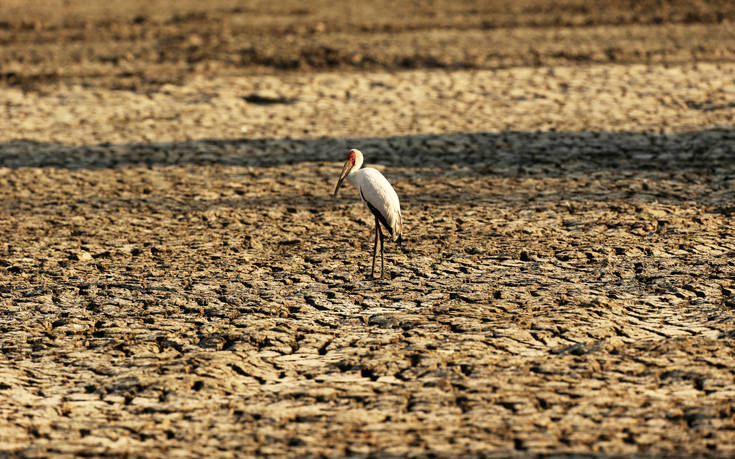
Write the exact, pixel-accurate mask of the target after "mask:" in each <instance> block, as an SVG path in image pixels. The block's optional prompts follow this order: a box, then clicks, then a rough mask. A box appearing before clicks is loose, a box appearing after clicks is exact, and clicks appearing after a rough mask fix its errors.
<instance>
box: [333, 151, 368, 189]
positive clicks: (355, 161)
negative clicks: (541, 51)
mask: <svg viewBox="0 0 735 459" xmlns="http://www.w3.org/2000/svg"><path fill="white" fill-rule="evenodd" d="M361 167H362V153H360V150H357V149H354V148H353V149H352V150H350V151H349V152H348V153H347V161H345V166H344V167H343V168H342V173H341V174H339V180H338V181H337V186H336V187H334V196H337V191H339V187H340V185H342V182H343V181H344V179H345V177H347V176H348V175H350V174H353V173H355V172H357V171H358V170H360V168H361Z"/></svg>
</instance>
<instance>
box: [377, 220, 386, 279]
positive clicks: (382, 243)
mask: <svg viewBox="0 0 735 459" xmlns="http://www.w3.org/2000/svg"><path fill="white" fill-rule="evenodd" d="M378 234H379V235H380V278H381V279H382V278H383V246H384V245H385V244H384V242H383V231H382V230H381V229H380V227H378Z"/></svg>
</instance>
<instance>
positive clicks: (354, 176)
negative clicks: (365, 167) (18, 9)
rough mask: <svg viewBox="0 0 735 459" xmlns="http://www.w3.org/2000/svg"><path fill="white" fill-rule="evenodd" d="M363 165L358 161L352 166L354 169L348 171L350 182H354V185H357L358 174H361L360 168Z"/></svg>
mask: <svg viewBox="0 0 735 459" xmlns="http://www.w3.org/2000/svg"><path fill="white" fill-rule="evenodd" d="M361 167H362V162H356V163H355V165H354V166H352V169H350V171H349V172H348V173H347V177H345V178H346V179H347V181H348V182H350V183H352V184H353V185H357V182H355V180H357V176H358V175H359V172H360V168H361Z"/></svg>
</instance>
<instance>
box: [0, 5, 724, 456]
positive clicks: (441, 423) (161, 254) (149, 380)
mask: <svg viewBox="0 0 735 459" xmlns="http://www.w3.org/2000/svg"><path fill="white" fill-rule="evenodd" d="M284 3H285V2H284ZM730 24H731V23H730ZM724 26H725V27H727V26H728V23H725V24H724ZM562 29H564V27H561V29H560V30H562ZM376 52H377V51H376ZM509 52H510V51H509ZM729 52H730V53H731V54H729V55H728V56H729V57H728V58H727V59H724V60H722V61H718V62H698V63H695V62H685V63H679V64H673V63H665V64H657V63H655V62H640V63H637V64H630V65H610V64H609V63H598V64H586V65H573V66H568V65H555V66H546V65H532V66H529V67H513V68H508V69H479V68H478V69H466V70H452V71H445V70H441V71H437V70H426V69H418V70H411V71H401V72H395V71H388V70H390V69H388V70H375V71H370V72H354V71H349V72H344V71H339V72H324V73H279V74H272V75H260V74H248V75H231V74H226V72H225V73H223V74H217V73H216V72H215V73H214V74H212V75H211V76H210V77H208V78H200V77H197V76H196V75H192V76H191V78H189V79H187V80H186V81H183V82H178V83H180V84H176V85H174V84H171V83H172V82H166V83H163V84H160V82H156V83H155V84H151V85H150V86H146V87H145V90H143V91H128V90H114V89H110V87H111V86H115V85H114V84H112V85H111V84H110V81H111V80H110V78H112V80H114V81H118V80H115V78H117V77H115V76H114V75H113V76H112V77H109V76H103V77H101V79H100V80H96V79H91V80H89V81H87V83H86V84H85V85H76V84H75V81H74V80H73V79H72V80H70V81H60V82H56V83H44V85H45V86H44V85H41V86H42V87H41V88H40V89H38V88H37V89H38V90H33V91H24V89H23V85H20V86H17V85H10V86H9V87H4V88H3V89H2V90H0V106H1V107H3V112H2V114H1V115H0V142H1V143H0V166H1V167H0V188H1V189H2V190H3V196H2V199H1V200H0V231H2V234H3V239H2V240H1V241H0V451H2V452H5V453H10V454H18V455H20V456H26V457H38V456H47V455H79V454H85V455H93V456H99V455H121V454H130V455H142V456H148V455H166V456H177V455H181V456H189V455H198V456H203V455H207V456H210V455H215V456H233V455H252V454H262V455H268V454H270V455H285V454H288V455H297V456H314V455H326V456H345V455H352V456H360V455H368V454H374V455H413V456H419V455H428V454H434V455H438V456H454V455H489V456H509V455H521V456H525V455H530V454H597V455H710V456H731V455H733V454H735V385H734V383H735V381H734V378H735V370H734V368H735V355H734V354H735V351H734V350H733V344H735V327H734V321H735V285H733V284H734V277H735V238H733V229H734V228H733V226H734V225H733V212H734V211H735V206H734V205H733V190H734V187H735V161H734V158H735V130H733V125H735V118H734V116H735V115H734V112H735V109H734V108H733V105H732V101H733V100H735V97H734V96H735V63H734V61H735V60H734V59H732V57H733V55H732V51H729ZM522 55H523V49H521V50H519V51H518V52H517V56H518V58H519V59H521V58H522ZM388 67H389V66H388ZM121 78H123V79H125V78H127V77H126V76H123V77H121ZM120 81H122V80H120ZM125 81H127V80H125ZM141 84H148V83H141ZM25 89H28V88H27V87H26V88H25ZM248 100H250V102H248ZM270 102H273V103H270ZM349 147H356V148H360V149H361V150H362V151H363V153H364V154H365V157H366V162H368V163H374V164H378V165H379V166H378V167H379V168H381V169H382V170H383V172H384V173H385V175H386V176H387V177H388V178H389V179H390V180H391V182H392V183H393V184H394V187H395V188H396V190H397V192H398V194H399V196H400V198H401V202H402V208H403V214H404V220H405V222H404V225H405V228H404V229H405V241H404V243H403V245H401V246H396V245H395V244H392V243H388V244H386V249H387V250H386V257H387V258H386V271H387V273H388V274H389V276H387V277H389V278H387V279H384V280H370V279H369V278H368V275H367V274H368V272H369V267H370V266H369V263H370V250H371V249H372V241H371V239H370V238H371V230H372V226H371V225H372V220H371V217H370V214H369V213H368V212H367V210H366V209H365V208H364V206H363V205H362V204H361V203H359V202H358V200H357V195H356V193H355V192H354V190H353V189H351V188H347V189H345V190H343V191H342V192H341V193H340V197H339V198H338V199H332V198H331V194H330V192H331V191H332V189H333V186H334V181H335V180H336V177H337V174H338V173H339V171H340V168H341V161H342V160H343V159H344V155H345V152H346V151H347V148H349Z"/></svg>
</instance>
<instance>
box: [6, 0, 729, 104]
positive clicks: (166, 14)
mask: <svg viewBox="0 0 735 459" xmlns="http://www.w3.org/2000/svg"><path fill="white" fill-rule="evenodd" d="M733 59H735V2H733V1H732V0H699V1H697V0H694V1H690V0H641V1H635V0H621V1H601V2H590V1H587V0H559V1H547V0H464V1H455V0H415V1H399V2H394V1H390V0H375V1H370V2H365V1H360V0H344V1H338V2H334V1H325V0H317V1H310V2H304V1H302V0H250V1H235V0H208V1H201V0H127V1H124V2H110V1H101V0H4V1H3V2H0V85H7V86H15V87H21V88H23V89H26V90H33V89H39V88H41V87H43V86H44V85H47V84H52V83H57V82H61V83H72V84H82V85H85V86H99V87H107V88H116V89H130V90H136V91H141V90H142V91H146V90H154V89H155V88H156V87H159V86H160V85H162V84H165V83H173V84H178V83H183V82H184V81H186V80H187V79H188V78H191V77H192V76H195V75H213V74H242V73H253V72H264V73H273V72H282V71H288V72H291V71H309V70H319V71H322V70H345V71H360V70H370V69H385V70H400V69H411V68H444V69H458V68H462V69H472V68H505V67H511V66H540V65H551V64H570V65H579V64H586V63H638V62H640V63H651V62H653V63H662V62H663V63H682V62H697V61H707V62H718V61H719V62H721V61H732V60H733Z"/></svg>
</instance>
